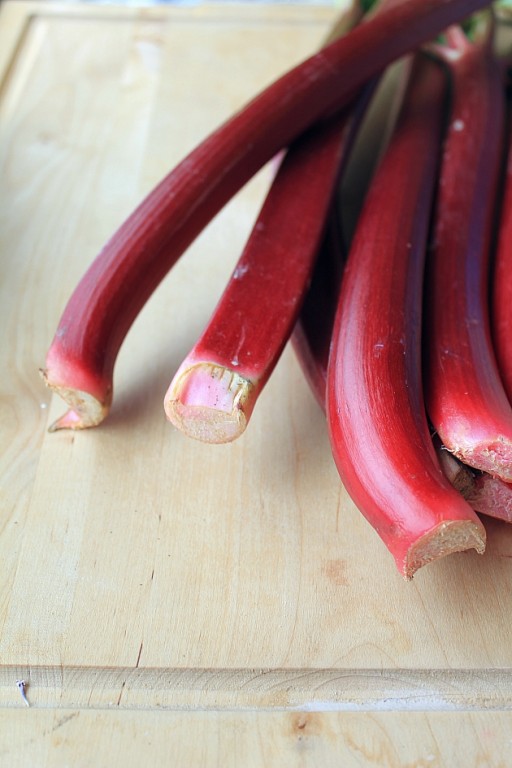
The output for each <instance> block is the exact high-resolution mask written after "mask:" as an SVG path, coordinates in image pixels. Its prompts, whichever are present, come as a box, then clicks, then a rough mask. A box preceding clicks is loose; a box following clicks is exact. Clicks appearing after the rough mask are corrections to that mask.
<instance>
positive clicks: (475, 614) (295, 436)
mask: <svg viewBox="0 0 512 768" xmlns="http://www.w3.org/2000/svg"><path fill="white" fill-rule="evenodd" d="M334 16H335V12H334V8H331V7H326V8H322V7H307V6H301V7H293V6H266V5H257V4H256V5H249V4H247V5H246V4H238V5H237V4H233V5H228V4H226V5H210V4H205V5H203V6H188V5H184V6H177V7H163V6H154V7H146V8H142V9H136V8H134V7H130V6H128V7H121V6H119V7H116V6H104V5H94V4H93V5H81V4H72V5H67V4H60V3H45V2H15V1H13V2H5V3H3V5H2V9H1V14H0V76H1V81H0V82H1V90H0V168H1V175H0V247H1V262H0V263H1V277H2V279H1V285H0V291H1V298H0V313H1V319H2V324H1V328H2V331H3V339H2V345H1V355H2V377H1V380H0V398H1V399H0V407H1V421H0V430H1V432H0V435H1V438H0V439H1V458H0V460H1V469H2V479H1V493H2V495H1V509H0V562H1V564H2V571H1V581H0V706H1V707H2V712H1V716H0V764H1V765H8V766H10V767H11V768H12V767H14V768H16V767H17V766H27V765H30V766H38V767H39V766H41V767H42V768H50V766H52V767H53V766H63V765H72V766H74V767H81V766H89V765H94V766H107V765H109V766H112V765H122V766H132V765H133V766H140V765H149V764H150V763H151V762H152V761H153V764H162V762H163V763H166V761H168V760H170V759H171V757H170V756H172V764H173V765H178V766H192V765H201V766H203V765H205V766H206V765H208V766H209V765H223V766H231V765H233V766H242V765H243V766H253V765H254V766H256V765H265V766H267V765H279V766H288V765H289V766H297V765H322V766H330V765H333V766H334V765H336V766H338V765H341V764H343V765H352V764H354V765H358V766H359V765H364V766H366V765H372V766H373V765H375V766H397V765H414V766H417V765H421V766H430V765H432V766H438V765H447V766H456V765H461V766H470V765H496V766H497V765H507V764H508V765H510V764H511V763H510V762H508V763H507V760H508V761H510V760H512V758H511V757H510V755H511V754H512V740H511V737H510V730H509V728H510V724H511V718H510V715H509V711H510V708H511V706H512V671H511V667H512V642H511V637H512V630H511V627H512V529H511V528H510V527H508V528H507V526H505V525H501V524H498V523H492V524H491V523H489V525H488V532H489V544H488V551H487V553H486V554H485V556H483V557H479V556H477V555H476V554H472V553H470V554H461V555H458V556H453V557H451V558H448V559H445V560H443V561H441V562H439V563H435V564H432V565H430V566H428V567H427V568H425V569H423V570H422V571H421V572H420V573H418V574H417V576H416V577H415V579H414V581H413V582H411V583H405V582H404V581H403V580H402V579H401V578H400V576H399V575H398V574H397V572H396V571H395V566H394V564H393V562H392V559H391V557H390V555H389V554H388V553H387V551H386V550H385V548H384V547H383V545H382V544H381V542H380V540H379V539H378V537H377V536H376V534H375V533H374V532H373V531H372V530H371V528H370V527H369V525H368V524H367V523H366V522H365V520H364V519H363V518H362V517H361V516H360V514H359V513H358V512H357V510H356V509H355V508H354V506H353V505H352V503H351V502H350V500H349V498H348V497H347V495H346V493H345V492H344V490H343V488H342V486H341V484H340V481H339V479H338V476H337V473H336V470H335V467H334V465H333V461H332V459H331V455H330V451H329V445H328V440H327V435H326V428H325V424H324V419H323V416H322V413H321V412H320V410H319V408H318V406H317V405H316V402H315V401H314V398H313V397H312V395H311V394H310V392H309V390H308V388H307V386H306V384H305V382H304V380H303V378H302V375H301V373H300V371H299V368H298V366H297V363H296V361H295V359H294V357H293V354H292V352H291V351H290V350H289V349H287V350H286V352H285V354H284V356H283V359H282V361H281V362H280V364H279V366H278V368H277V370H276V372H275V374H274V376H273V377H272V380H271V381H270V383H269V385H268V387H267V389H266V390H265V392H264V393H263V396H262V397H261V400H260V402H259V404H258V406H257V408H256V411H255V413H254V416H253V419H252V422H251V424H250V427H249V429H248V430H247V432H246V434H245V435H244V436H243V437H242V438H241V439H240V440H239V441H238V442H236V443H234V444H232V445H227V446H205V445H200V444H198V443H195V442H192V441H188V440H187V439H186V438H184V437H182V436H181V435H180V434H178V433H177V432H176V431H174V430H173V429H172V428H171V427H170V425H169V424H168V423H167V422H166V420H165V418H164V415H163V410H162V398H163V395H164V392H165V390H166V388H167V385H168V383H169V382H170V379H171V378H172V375H173V373H174V371H175V370H176V368H177V366H178V365H179V363H180V361H181V359H182V357H183V356H184V355H185V353H186V352H187V351H188V349H189V348H190V346H191V344H192V343H193V341H194V340H195V338H196V337H197V335H198V333H199V332H200V330H201V328H202V327H203V325H204V323H205V322H206V320H207V318H208V316H209V313H210V312H211V310H212V309H213V307H214V305H215V303H216V301H217V299H218V297H219V295H220V293H221V291H222V288H223V285H224V283H225V281H226V279H227V277H228V276H229V274H230V272H231V270H232V268H233V266H234V264H235V263H236V260H237V258H238V256H239V254H240V252H241V249H242V247H243V244H244V241H245V239H246V237H247V235H248V233H249V231H250V228H251V225H252V223H253V221H254V218H255V216H256V213H257V211H258V208H259V205H260V203H261V201H262V198H263V196H264V193H265V190H266V188H267V186H268V184H269V180H270V170H269V169H268V168H266V169H263V170H262V171H261V172H260V174H258V176H257V177H256V178H255V179H253V180H252V181H251V182H250V183H249V184H248V185H247V186H246V188H245V189H244V190H243V191H242V192H241V193H240V194H239V195H237V197H236V198H235V199H234V200H233V201H232V202H231V203H230V204H229V205H228V206H227V208H226V209H225V210H224V211H223V212H222V213H221V214H220V215H219V216H218V217H217V218H216V219H215V221H214V222H213V223H212V224H211V225H210V226H209V227H208V229H207V230H206V231H205V233H204V234H203V235H202V236H201V237H199V238H198V240H197V241H196V242H195V243H194V245H193V246H192V247H191V248H190V249H189V251H188V252H187V254H186V255H185V257H184V258H183V259H182V260H181V262H180V263H179V264H178V265H177V266H176V267H175V269H174V270H173V271H172V272H171V274H170V275H169V276H168V278H167V279H166V280H165V281H164V283H163V284H162V285H161V287H160V288H159V289H158V290H157V292H156V293H155V295H154V296H153V298H152V299H151V300H150V302H149V303H148V305H147V307H146V308H145V309H144V311H143V312H142V314H141V315H140V317H139V318H138V320H137V322H136V324H135V326H134V327H133V330H132V331H131V332H130V334H129V337H128V339H127V341H126V343H125V345H124V346H123V348H122V351H121V355H120V358H119V363H118V367H117V369H116V378H115V401H114V406H113V409H112V413H111V416H110V418H109V419H108V420H107V421H106V422H105V423H104V425H102V426H101V427H100V428H98V429H96V430H91V431H86V432H82V433H77V434H72V433H58V434H48V433H47V431H46V428H47V426H48V424H49V422H50V421H51V420H53V419H54V418H55V417H56V416H58V415H59V414H60V413H61V412H62V404H61V403H60V402H58V401H57V400H56V399H55V400H54V399H52V398H51V396H50V394H49V392H48V391H47V390H45V388H44V387H43V385H42V382H41V381H40V379H39V376H38V367H39V366H41V365H42V364H43V362H44V358H45V352H46V349H47V347H48V345H49V342H50V341H51V338H52V335H53V332H54V330H55V328H56V324H57V321H58V318H59V316H60V313H61V311H62V309H63V306H64V304H65V302H66V300H67V298H68V296H69V295H70V292H71V291H72V289H73V288H74V286H75V284H76V282H77V281H78V279H79V278H80V277H81V275H82V274H83V272H84V270H85V269H86V267H87V266H88V264H89V263H90V262H91V260H92V259H93V258H94V256H95V255H96V253H97V252H98V250H99V249H100V247H101V246H102V244H103V243H104V242H105V241H106V239H107V238H108V237H109V236H110V234H111V233H112V232H113V231H114V230H115V229H116V228H117V226H118V225H119V224H120V223H121V221H122V220H123V219H124V218H125V217H126V216H127V215H128V214H129V213H130V211H131V210H132V209H133V208H134V206H135V205H136V204H137V203H138V202H139V201H140V200H141V198H142V197H143V196H144V195H145V193H147V192H148V191H149V190H150V189H151V188H152V186H154V184H155V183H156V182H157V181H158V180H159V179H160V178H161V176H162V175H163V174H164V173H166V172H167V170H169V169H170V168H171V167H172V166H174V165H175V164H176V162H177V161H178V160H179V159H181V158H182V157H183V156H184V155H185V154H186V152H187V151H188V150H190V149H192V148H193V146H194V145H195V144H196V143H197V142H198V141H199V140H200V139H201V138H202V137H203V136H205V135H206V134H207V133H208V132H209V131H210V130H212V129H213V128H215V127H216V126H217V125H218V124H220V123H221V122H222V121H223V120H224V119H225V118H227V117H228V116H229V115H230V114H231V113H232V112H233V111H234V110H236V109H237V108H238V107H240V106H241V105H243V104H244V103H245V102H246V101H247V100H248V99H249V98H251V97H252V96H253V95H254V94H255V93H256V92H257V91H258V90H259V89H260V88H261V87H263V86H264V85H265V84H267V83H269V82H271V81H272V80H273V79H274V78H275V77H276V76H277V75H279V74H280V73H282V72H283V71H285V70H286V69H287V68H288V67H290V66H291V65H292V64H294V63H296V62H298V61H299V60H301V59H302V58H304V57H305V56H307V55H308V54H309V53H310V52H312V51H314V50H315V48H316V47H317V46H318V45H319V43H320V41H321V40H322V38H323V36H324V35H325V33H326V31H327V28H328V26H329V24H330V23H331V22H332V21H333V20H334ZM22 678H23V679H25V681H26V683H27V686H28V687H27V696H28V699H29V701H30V704H31V708H30V709H27V708H26V707H25V705H24V703H23V701H22V699H21V696H20V694H19V691H18V688H17V686H16V681H17V680H19V679H22ZM404 726H405V729H404ZM169 764H170V763H169Z"/></svg>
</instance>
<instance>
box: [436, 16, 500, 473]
mask: <svg viewBox="0 0 512 768" xmlns="http://www.w3.org/2000/svg"><path fill="white" fill-rule="evenodd" d="M491 21H492V17H491V14H490V13H488V14H482V17H481V27H480V28H477V29H476V30H475V41H474V42H470V41H469V40H468V39H467V38H466V36H465V35H464V34H463V33H462V31H460V30H457V29H452V30H450V32H449V33H448V35H447V44H448V46H449V47H448V48H447V53H446V60H447V61H448V63H449V67H450V71H451V80H452V99H453V103H452V109H451V114H450V121H449V126H448V130H447V135H446V138H445V145H444V153H443V160H442V164H441V171H440V180H439V187H438V197H437V212H436V216H435V224H434V234H433V243H432V247H431V250H430V254H429V258H428V259H427V292H426V333H425V342H426V343H425V351H426V356H425V363H426V365H425V399H426V403H427V411H428V414H429V417H430V420H431V422H432V424H433V426H434V428H435V430H436V431H437V433H438V434H439V436H440V438H441V441H442V442H443V444H444V445H445V447H446V448H447V449H448V450H450V451H452V452H453V453H454V454H455V455H456V456H457V457H458V458H460V459H461V460H462V461H463V462H464V463H466V464H469V465H470V466H473V467H475V468H477V469H481V470H483V471H485V472H489V473H490V474H492V475H496V476H499V477H501V478H502V479H503V480H512V409H511V407H510V404H509V402H508V400H507V397H506V394H505V391H504V389H503V386H502V383H501V380H500V376H499V372H498V368H497V364H496V360H495V355H494V351H493V347H492V342H491V334H490V323H489V317H488V312H489V307H488V297H487V291H488V271H489V251H490V245H491V239H492V231H493V224H494V215H495V204H496V198H497V191H498V182H499V171H500V164H501V160H502V136H503V125H504V92H503V80H502V71H501V69H500V67H499V65H498V63H497V61H496V59H495V57H494V54H493V52H492V34H491V31H490V30H491V28H492V24H491Z"/></svg>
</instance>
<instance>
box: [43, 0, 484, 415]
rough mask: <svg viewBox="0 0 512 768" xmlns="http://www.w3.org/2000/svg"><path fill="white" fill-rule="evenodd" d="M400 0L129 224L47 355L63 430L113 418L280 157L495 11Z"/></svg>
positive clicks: (193, 160)
mask: <svg viewBox="0 0 512 768" xmlns="http://www.w3.org/2000/svg"><path fill="white" fill-rule="evenodd" d="M486 4H487V3H484V2H483V0H389V2H385V3H384V4H383V6H382V8H381V9H378V11H377V12H376V13H375V14H373V15H372V17H371V18H369V19H368V20H367V22H366V23H365V24H363V25H361V26H360V27H357V28H356V29H355V30H354V31H353V32H351V33H350V34H349V35H347V36H346V37H344V38H342V39H341V40H339V41H337V42H335V43H333V44H331V45H329V46H328V47H327V48H325V49H323V50H322V51H321V52H319V53H317V54H315V55H314V56H312V57H311V58H309V59H307V60H306V61H305V62H304V63H303V64H301V65H300V66H298V67H296V68H294V69H293V70H291V71H290V72H288V73H287V74H286V75H284V76H283V77H282V78H280V79H279V80H277V81H276V82H275V83H274V84H273V85H271V86H270V87H269V88H268V89H266V90H265V91H263V92H262V93H261V94H260V95H259V96H257V97H256V98H255V99H253V101H251V102H250V103H249V104H248V105H247V106H246V107H245V108H244V109H243V110H241V111H240V112H239V113H237V114H236V115H235V116H234V117H233V118H231V120H229V121H228V122H227V123H226V124H224V125H223V126H222V127H221V128H219V129H218V130H217V131H216V132H215V133H213V134H212V135H211V136H210V137H209V138H207V139H206V140H205V141H204V142H203V143H202V144H200V145H199V146H198V147H197V148H196V149H195V150H194V151H193V152H192V153H191V154H190V155H189V156H188V157H186V158H185V159H184V160H183V161H182V162H181V163H180V164H179V165H178V166H177V168H176V169H175V170H174V171H172V172H171V173H170V174H169V175H168V176H167V177H166V178H165V179H164V180H163V181H162V182H161V183H160V184H159V185H158V186H157V187H156V189H155V190H154V191H153V192H152V193H151V194H150V195H149V196H148V197H147V198H146V199H145V200H144V201H143V203H142V204H141V205H140V206H139V208H138V209H137V210H136V211H135V212H134V213H133V214H132V215H131V216H130V217H129V218H128V219H127V221H126V222H125V223H124V224H123V225H122V226H121V228H120V229H119V230H118V232H117V233H116V234H115V235H114V236H113V237H112V239H111V240H110V241H109V242H108V243H107V244H106V246H105V247H104V249H103V250H102V252H101V253H100V255H99V256H98V257H97V259H96V260H95V261H94V263H93V264H92V266H91V267H90V269H89V270H88V272H87V273H86V275H85V276H84V278H83V279H82V281H81V282H80V283H79V285H78V287H77V288H76V290H75V292H74V294H73V295H72V297H71V299H70V301H69V303H68V305H67V307H66V309H65V311H64V314H63V316H62V319H61V321H60V323H59V326H58V329H57V332H56V335H55V338H54V340H53V343H52V345H51V347H50V350H49V352H48V356H47V360H46V369H45V371H44V372H43V375H44V377H45V380H46V382H47V384H48V385H49V386H50V387H52V388H54V389H55V390H57V391H58V392H59V394H61V395H62V396H63V397H64V399H66V401H67V402H68V403H69V405H70V411H69V412H68V413H67V414H66V415H65V416H64V417H63V418H61V419H59V421H57V422H56V424H55V425H54V428H55V429H57V428H59V427H72V428H83V427H87V426H94V425H95V424H98V423H99V422H100V421H101V420H102V419H103V418H104V417H105V415H106V414H107V413H108V410H109V406H110V402H111V399H112V376H113V368H114V363H115V360H116V357H117V354H118V351H119V348H120V346H121V344H122V342H123V340H124V338H125V335H126V333H127V331H128V329H129V328H130V326H131V324H132V322H133V321H134V319H135V318H136V316H137V314H138V313H139V311H140V310H141V308H142V307H143V305H144V304H145V302H146V300H147V299H148V298H149V296H150V295H151V293H152V292H153V291H154V289H155V288H156V286H157V285H158V284H159V283H160V281H161V280H162V279H163V277H164V276H165V275H166V274H167V272H168V271H169V269H170V268H171V267H172V266H173V264H174V263H175V262H176V260H177V259H178V258H179V256H180V255H181V254H182V253H183V251H184V250H185V249H186V248H187V247H188V246H189V245H190V243H191V242H192V241H193V240H194V238H195V237H196V236H197V235H198V234H199V233H200V232H201V230H202V229H203V228H204V227H205V226H206V224H207V223H208V222H209V221H210V220H211V219H212V217H213V216H215V214H216V213H218V211H219V210H220V209H221V208H222V207H223V206H224V204H225V203H226V202H227V201H228V200H229V199H230V198H231V197H232V196H233V195H234V194H235V193H236V192H237V191H238V190H239V189H240V188H241V187H242V185H243V184H245V182H246V181H248V180H249V179H250V178H251V176H253V174H254V173H255V172H256V171H257V170H258V169H259V168H260V167H261V166H262V165H263V164H264V163H265V162H267V161H268V160H269V159H270V158H271V157H272V156H273V155H274V154H275V153H276V152H277V151H278V150H279V149H281V148H282V147H284V146H286V145H287V144H288V143H289V142H290V141H292V140H293V139H294V138H296V137H297V136H298V135H300V134H301V133H303V132H304V131H305V130H306V129H307V128H309V127H310V126H312V125H313V124H314V123H316V122H317V121H319V120H321V119H322V118H325V117H327V116H328V115H330V114H332V113H333V112H335V111H337V110H340V109H341V108H342V107H343V106H346V105H347V104H348V103H349V101H350V100H351V99H352V98H353V95H354V93H356V92H357V90H358V89H359V88H361V87H362V85H363V84H364V83H365V82H366V81H367V80H368V79H369V78H371V77H373V76H374V75H376V74H377V73H378V72H379V71H381V70H382V69H383V68H384V67H385V66H386V65H387V64H389V62H391V61H392V60H393V59H396V58H398V57H400V56H401V55H403V54H404V53H406V52H407V51H409V50H411V49H413V48H415V47H416V46H417V45H419V44H420V43H422V42H424V41H426V40H429V39H431V38H432V37H434V36H435V35H436V34H438V33H439V32H440V31H441V30H442V29H444V28H445V27H446V26H448V25H449V24H452V23H454V22H456V21H458V20H459V19H461V18H462V17H465V16H467V15H469V14H470V13H472V12H473V11H475V10H476V9H478V8H480V7H482V6H483V5H486Z"/></svg>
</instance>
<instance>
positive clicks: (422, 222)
mask: <svg viewBox="0 0 512 768" xmlns="http://www.w3.org/2000/svg"><path fill="white" fill-rule="evenodd" d="M445 84H446V83H445V78H444V74H443V72H442V70H441V68H440V67H439V65H437V64H436V63H434V62H432V61H429V60H428V59H426V58H425V57H422V56H418V57H417V59H416V62H415V68H414V71H413V76H412V78H411V82H410V87H409V90H408V92H407V94H406V97H405V101H404V106H403V109H402V112H401V114H400V116H399V119H398V122H397V126H396V129H395V132H394V134H393V136H392V138H391V141H390V144H389V147H388V149H387V151H386V153H385V155H384V158H383V160H382V162H381V164H380V166H379V168H378V169H377V172H376V174H375V177H374V179H373V181H372V183H371V185H370V189H369V191H368V195H367V198H366V201H365V204H364V207H363V210H362V212H361V215H360V217H359V221H358V225H357V228H356V232H355V235H354V240H353V243H352V247H351V250H350V254H349V258H348V262H347V268H346V271H345V274H344V276H343V282H342V289H341V295H340V301H339V307H338V311H337V315H336V320H335V326H334V331H333V339H332V347H331V354H330V359H329V369H328V380H327V416H328V426H329V433H330V440H331V446H332V451H333V456H334V459H335V462H336V465H337V467H338V471H339V473H340V476H341V478H342V481H343V483H344V485H345V487H346V489H347V491H348V493H349V494H350V496H351V497H352V499H353V501H354V502H355V504H356V505H357V507H358V508H359V509H360V511H361V512H362V513H363V514H364V516H365V517H366V518H367V519H368V521H369V522H370V523H371V525H372V526H373V527H374V528H375V530H376V531H377V533H378V534H379V536H380V537H381V538H382V540H383V541H384V543H385V544H386V546H387V547H388V549H389V551H390V552H391V554H392V555H393V557H394V558H395V562H396V565H397V568H398V570H399V571H400V573H402V574H403V575H404V576H405V577H406V578H411V577H412V576H413V575H414V573H415V572H416V571H417V570H418V568H420V567H422V566H423V565H425V564H426V563H428V562H430V561H432V560H434V559H437V558H440V557H442V556H444V555H448V554H450V553H452V552H457V551H461V550H466V549H470V548H475V549H476V550H477V551H478V552H482V551H483V550H484V547H485V530H484V528H483V526H482V524H481V522H480V520H479V519H478V517H477V516H476V514H475V512H474V511H473V510H472V509H471V507H470V506H469V505H468V504H467V503H466V502H465V501H464V499H463V498H462V497H461V496H460V494H458V493H457V492H456V491H455V490H454V489H453V488H452V486H451V485H450V484H449V482H448V481H447V480H446V478H445V477H444V475H443V473H442V471H441V468H440V466H439V463H438V461H437V459H436V455H435V452H434V448H433V444H432V440H431V438H430V433H429V427H428V423H427V419H426V415H425V408H424V401H423V391H422V378H421V307H422V290H423V268H424V254H425V249H426V242H427V233H428V225H429V219H430V212H431V206H432V197H433V190H434V184H435V178H436V173H437V169H438V159H439V153H440V144H441V135H442V126H443V116H444V102H445V93H446V91H445Z"/></svg>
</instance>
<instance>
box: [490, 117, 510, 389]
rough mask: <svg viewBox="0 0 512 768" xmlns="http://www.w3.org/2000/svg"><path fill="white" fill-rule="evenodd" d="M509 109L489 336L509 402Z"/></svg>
mask: <svg viewBox="0 0 512 768" xmlns="http://www.w3.org/2000/svg"><path fill="white" fill-rule="evenodd" d="M511 117H512V109H509V119H508V142H507V143H508V155H507V167H506V176H505V182H504V190H503V199H502V205H501V210H500V220H499V228H498V233H499V234H498V244H497V249H496V258H495V264H494V275H493V281H492V294H491V295H492V302H491V308H492V314H491V317H492V334H493V341H494V350H495V353H496V358H497V363H498V368H499V371H500V375H501V379H502V382H503V386H504V388H505V392H506V393H507V396H508V399H509V401H510V402H512V280H511V275H512V120H511Z"/></svg>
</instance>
